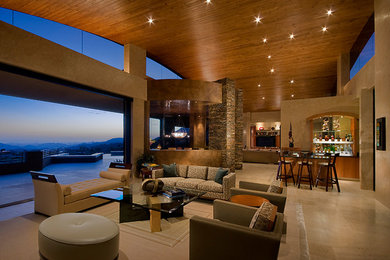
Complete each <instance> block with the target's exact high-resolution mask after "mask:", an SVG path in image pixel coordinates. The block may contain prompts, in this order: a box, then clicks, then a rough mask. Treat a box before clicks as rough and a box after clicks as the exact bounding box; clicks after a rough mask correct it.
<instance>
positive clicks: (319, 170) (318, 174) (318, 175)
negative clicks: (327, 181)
mask: <svg viewBox="0 0 390 260" xmlns="http://www.w3.org/2000/svg"><path fill="white" fill-rule="evenodd" d="M321 168H322V167H321V166H320V167H319V168H318V172H317V178H316V187H317V186H318V181H319V180H320V174H321Z"/></svg>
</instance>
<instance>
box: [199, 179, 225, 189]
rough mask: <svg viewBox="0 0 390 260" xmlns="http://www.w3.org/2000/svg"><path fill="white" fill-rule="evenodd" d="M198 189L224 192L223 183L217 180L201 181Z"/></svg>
mask: <svg viewBox="0 0 390 260" xmlns="http://www.w3.org/2000/svg"><path fill="white" fill-rule="evenodd" d="M198 189H199V190H202V191H210V192H223V189H222V184H219V183H216V182H215V181H212V180H209V181H204V182H201V183H199V184H198Z"/></svg>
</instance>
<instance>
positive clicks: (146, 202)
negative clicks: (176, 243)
mask: <svg viewBox="0 0 390 260" xmlns="http://www.w3.org/2000/svg"><path fill="white" fill-rule="evenodd" d="M205 193H206V192H190V193H189V192H186V194H185V195H184V196H183V197H179V198H168V197H166V196H165V195H163V194H162V192H161V193H158V194H156V195H153V194H151V193H150V192H145V191H143V190H142V189H141V185H136V184H133V185H132V186H129V187H124V188H119V189H115V190H108V191H102V192H98V193H95V194H92V195H91V196H92V197H98V198H102V199H107V200H110V201H117V202H119V203H120V208H119V223H123V222H131V221H139V220H148V219H149V220H150V231H151V232H159V231H161V218H169V217H180V216H183V207H184V206H185V205H187V204H188V203H190V202H191V201H194V200H196V199H197V198H199V197H200V196H202V195H204V194H205Z"/></svg>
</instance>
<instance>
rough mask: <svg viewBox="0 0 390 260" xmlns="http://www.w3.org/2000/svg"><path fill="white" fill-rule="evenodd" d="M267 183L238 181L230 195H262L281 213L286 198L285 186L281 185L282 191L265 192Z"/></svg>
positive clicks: (267, 186)
mask: <svg viewBox="0 0 390 260" xmlns="http://www.w3.org/2000/svg"><path fill="white" fill-rule="evenodd" d="M269 186H270V185H269V184H262V183H254V182H246V181H240V182H239V184H238V188H231V189H230V192H231V196H233V195H240V194H247V195H255V196H260V197H263V198H265V199H267V200H269V201H270V202H271V203H272V204H274V205H275V206H277V207H278V212H279V213H283V212H284V207H285V205H286V199H287V188H286V187H281V189H282V193H280V194H279V193H273V192H267V190H268V188H269Z"/></svg>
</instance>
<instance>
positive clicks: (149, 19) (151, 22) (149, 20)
mask: <svg viewBox="0 0 390 260" xmlns="http://www.w3.org/2000/svg"><path fill="white" fill-rule="evenodd" d="M148 24H149V25H152V24H154V19H153V17H151V16H150V17H148Z"/></svg>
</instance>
